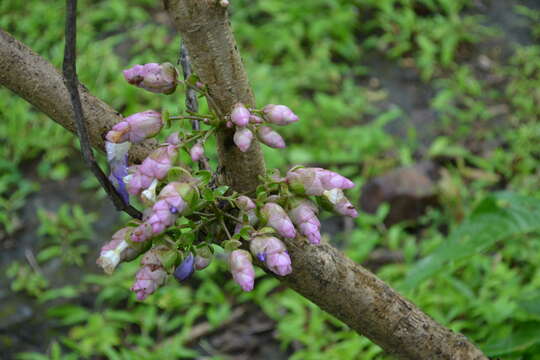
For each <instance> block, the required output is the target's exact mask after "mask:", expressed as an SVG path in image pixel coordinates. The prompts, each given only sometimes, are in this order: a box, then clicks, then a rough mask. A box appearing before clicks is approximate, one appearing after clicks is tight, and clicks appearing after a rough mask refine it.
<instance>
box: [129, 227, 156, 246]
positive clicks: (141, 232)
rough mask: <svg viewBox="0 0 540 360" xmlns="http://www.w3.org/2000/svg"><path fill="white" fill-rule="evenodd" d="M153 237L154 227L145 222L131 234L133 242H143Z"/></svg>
mask: <svg viewBox="0 0 540 360" xmlns="http://www.w3.org/2000/svg"><path fill="white" fill-rule="evenodd" d="M151 237H152V225H150V224H148V223H146V222H143V223H142V224H140V225H139V226H137V227H136V228H135V229H133V232H132V233H131V241H133V242H143V241H146V240H148V239H150V238H151Z"/></svg>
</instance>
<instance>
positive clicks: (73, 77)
mask: <svg viewBox="0 0 540 360" xmlns="http://www.w3.org/2000/svg"><path fill="white" fill-rule="evenodd" d="M65 35H66V39H65V41H66V42H65V47H64V64H63V66H62V68H63V70H64V77H65V83H66V87H67V88H68V91H69V95H70V100H71V105H72V106H73V115H74V118H75V128H76V130H77V136H78V137H79V141H80V144H81V153H82V156H83V159H84V161H85V162H86V165H87V166H88V167H89V168H90V170H91V171H92V173H93V174H94V176H95V177H96V178H97V180H98V181H99V184H100V185H101V187H102V188H103V189H104V190H105V192H106V193H107V195H108V196H109V198H110V199H111V201H112V203H113V204H114V206H115V207H116V210H118V211H125V212H126V213H127V214H129V215H130V216H131V217H133V218H135V219H142V213H141V212H140V211H139V210H137V209H135V208H134V207H133V206H131V205H129V203H127V201H124V199H123V198H122V196H121V195H120V194H119V193H118V191H117V190H116V188H115V187H114V186H113V184H112V183H111V182H110V181H109V179H108V178H107V175H105V173H104V172H103V170H101V168H100V167H99V165H98V164H97V162H96V159H95V158H94V153H93V152H92V147H91V145H90V140H89V138H88V130H87V129H86V124H85V122H84V114H83V110H82V105H81V98H80V96H79V87H78V85H79V81H78V79H77V66H76V58H77V53H76V51H77V46H76V45H77V0H66V26H65Z"/></svg>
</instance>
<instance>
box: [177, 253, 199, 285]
mask: <svg viewBox="0 0 540 360" xmlns="http://www.w3.org/2000/svg"><path fill="white" fill-rule="evenodd" d="M194 271H195V268H194V256H193V254H192V253H189V255H188V256H186V258H185V259H184V260H183V261H182V262H181V263H180V265H178V267H177V268H176V270H174V274H173V275H174V277H175V278H176V280H178V281H179V282H181V281H184V280H186V279H187V278H189V277H190V276H191V274H193V272H194Z"/></svg>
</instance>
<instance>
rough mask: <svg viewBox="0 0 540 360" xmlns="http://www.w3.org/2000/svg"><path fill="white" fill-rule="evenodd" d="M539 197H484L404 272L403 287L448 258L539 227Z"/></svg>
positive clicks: (437, 268)
mask: <svg viewBox="0 0 540 360" xmlns="http://www.w3.org/2000/svg"><path fill="white" fill-rule="evenodd" d="M538 219H540V200H537V199H533V198H529V197H525V196H521V195H517V194H515V193H511V192H501V193H496V194H495V195H493V196H489V197H487V198H486V199H484V200H483V201H482V202H481V203H480V204H479V205H478V206H477V207H476V208H475V210H474V211H473V212H472V214H471V215H470V217H469V218H468V219H467V220H465V221H464V222H463V223H462V224H460V225H459V226H458V227H457V228H455V229H454V230H453V231H452V232H451V234H450V236H449V238H448V239H447V240H446V241H445V242H444V243H443V244H441V245H440V246H439V247H438V248H437V249H435V251H434V252H433V253H432V254H430V255H428V256H427V257H425V258H424V259H422V260H420V261H419V262H418V263H416V264H415V266H414V267H413V268H412V269H411V271H410V272H409V274H408V275H407V277H406V279H405V282H404V287H405V289H407V290H410V289H413V288H414V287H416V286H418V284H420V283H421V282H422V281H424V280H426V279H428V278H429V277H431V276H433V275H434V274H435V273H437V272H438V271H440V270H441V269H443V268H445V267H449V266H450V265H451V262H452V261H455V260H459V259H463V258H466V257H468V256H471V255H474V254H477V253H479V252H482V251H485V250H487V249H488V248H489V247H490V246H491V245H493V244H494V243H496V242H498V241H502V240H506V239H509V238H511V237H517V236H519V235H524V234H527V233H530V232H534V231H539V230H540V221H538Z"/></svg>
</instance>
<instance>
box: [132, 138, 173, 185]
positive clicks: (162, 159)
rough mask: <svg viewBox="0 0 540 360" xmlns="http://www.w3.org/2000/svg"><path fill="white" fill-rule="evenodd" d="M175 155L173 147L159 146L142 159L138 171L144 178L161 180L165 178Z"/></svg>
mask: <svg viewBox="0 0 540 360" xmlns="http://www.w3.org/2000/svg"><path fill="white" fill-rule="evenodd" d="M177 154H178V150H177V147H176V146H175V145H167V146H161V147H159V148H157V149H156V150H154V151H152V153H151V154H150V155H149V156H148V157H147V158H146V159H144V161H143V162H142V164H141V165H140V167H139V171H140V172H141V173H142V174H144V175H146V176H149V177H152V178H156V179H159V180H161V179H163V178H165V176H167V173H168V172H169V170H170V169H171V167H172V165H173V163H174V160H175V159H176V156H177Z"/></svg>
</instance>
